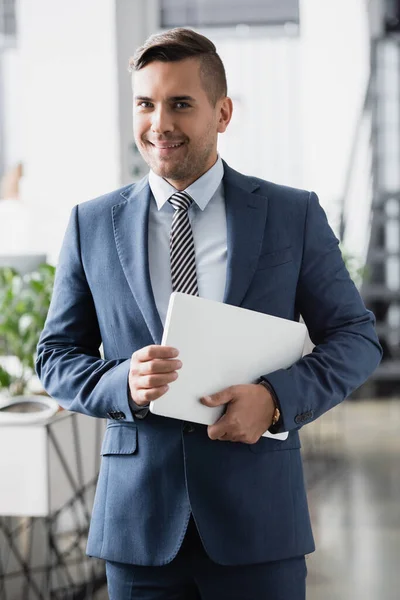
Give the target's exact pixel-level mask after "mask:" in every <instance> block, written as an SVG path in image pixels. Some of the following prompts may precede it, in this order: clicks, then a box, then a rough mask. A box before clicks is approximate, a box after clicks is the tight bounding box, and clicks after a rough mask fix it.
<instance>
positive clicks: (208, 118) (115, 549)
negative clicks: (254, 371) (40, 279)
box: [37, 29, 381, 600]
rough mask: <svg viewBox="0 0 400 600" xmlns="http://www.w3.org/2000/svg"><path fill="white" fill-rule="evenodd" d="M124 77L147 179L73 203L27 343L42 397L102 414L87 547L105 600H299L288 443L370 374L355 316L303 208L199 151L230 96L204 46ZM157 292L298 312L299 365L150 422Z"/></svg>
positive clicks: (298, 199) (171, 52) (163, 350)
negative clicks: (216, 411) (37, 326)
mask: <svg viewBox="0 0 400 600" xmlns="http://www.w3.org/2000/svg"><path fill="white" fill-rule="evenodd" d="M130 66H131V70H132V77H133V96H134V99H133V121H134V136H135V141H136V144H137V146H138V148H139V150H140V152H141V154H142V156H143V158H144V160H145V161H146V162H147V164H148V165H149V167H150V172H149V175H148V176H146V177H144V178H143V179H142V180H141V181H139V182H138V183H135V184H131V185H128V186H126V187H124V188H122V189H120V190H117V191H114V192H111V193H108V194H106V195H105V196H102V197H101V198H97V199H95V200H92V201H90V202H86V203H83V204H81V205H79V206H76V207H75V208H74V210H73V213H72V216H71V220H70V223H69V226H68V229H67V233H66V236H65V240H64V244H63V248H62V252H61V255H60V259H59V265H58V268H57V276H56V282H55V288H54V294H53V299H52V304H51V307H50V311H49V315H48V318H47V321H46V325H45V329H44V332H43V334H42V336H41V339H40V342H39V346H38V358H37V371H38V374H39V376H40V378H41V380H42V382H43V385H44V386H45V388H46V390H47V391H48V392H49V393H50V394H52V395H54V396H55V397H56V398H57V399H58V400H59V402H60V404H61V405H62V406H64V407H65V408H67V409H69V410H74V411H78V412H82V413H84V414H88V415H91V416H94V417H98V418H107V419H108V424H107V429H106V433H105V437H104V441H103V446H102V455H103V459H102V465H101V470H100V476H99V481H98V487H97V493H96V499H95V504H94V509H93V516H92V523H91V528H90V534H89V541H88V549H87V551H88V554H90V555H92V556H97V557H101V558H103V559H105V560H106V571H107V578H108V587H109V597H110V599H111V600H130V599H136V598H138V599H139V598H140V599H147V600H153V599H154V600H156V599H160V600H161V599H163V600H172V599H174V600H195V599H200V598H201V599H202V600H261V599H264V598H265V599H268V600H304V598H305V581H306V573H307V569H306V565H305V554H307V553H309V552H312V551H313V550H314V542H313V537H312V532H311V527H310V520H309V514H308V509H307V500H306V493H305V488H304V481H303V473H302V464H301V457H300V441H299V434H298V430H299V429H300V428H301V427H302V426H303V425H305V424H307V423H310V422H311V421H313V420H315V419H316V418H318V417H319V416H320V415H322V414H323V413H325V412H326V411H327V410H329V409H330V408H332V407H334V406H335V405H337V404H338V403H339V402H341V401H342V400H343V399H344V398H346V397H347V396H348V395H349V394H350V393H351V392H352V391H353V390H354V389H355V388H357V387H358V386H359V385H361V384H362V383H363V382H364V381H365V380H366V379H367V377H368V376H369V375H370V374H371V372H372V371H373V370H374V368H375V367H376V366H377V364H378V363H379V360H380V357H381V348H380V346H379V343H378V340H377V337H376V334H375V331H374V317H373V315H372V314H371V313H370V312H369V311H368V310H366V308H365V306H364V304H363V302H362V300H361V298H360V296H359V294H358V292H357V290H356V288H355V286H354V284H353V282H352V281H351V279H350V277H349V274H348V272H347V270H346V268H345V265H344V263H343V260H342V257H341V253H340V250H339V248H338V240H337V239H336V238H335V236H334V234H333V232H332V230H331V228H330V227H329V225H328V222H327V220H326V216H325V213H324V211H323V210H322V208H321V207H320V205H319V202H318V198H317V196H316V195H315V194H314V193H312V192H311V193H310V192H306V191H304V190H297V189H293V188H288V187H284V186H280V185H276V184H273V183H271V182H268V181H264V180H261V179H258V178H256V177H248V176H244V175H241V174H240V173H238V172H236V171H234V170H233V169H231V168H230V167H229V166H228V165H227V164H226V163H225V162H223V161H222V159H221V157H220V156H219V155H218V153H217V141H218V135H219V134H221V133H223V132H224V131H225V130H226V128H227V126H228V125H229V121H230V119H231V115H232V101H231V100H230V98H229V97H228V96H227V85H226V78H225V71H224V67H223V64H222V62H221V59H220V57H219V56H218V54H217V52H216V49H215V46H214V44H213V43H212V42H211V41H210V40H208V39H207V38H205V37H204V36H202V35H199V34H197V33H195V32H193V31H190V30H187V29H173V30H171V31H168V32H165V33H162V34H159V35H155V36H152V37H151V38H150V39H149V40H147V42H146V43H145V44H144V46H143V47H141V48H139V49H138V50H137V52H136V54H135V56H134V57H133V59H132V60H131V61H130ZM172 291H181V292H184V293H188V294H196V295H197V294H198V295H200V296H202V297H205V298H210V299H213V300H218V301H221V302H226V303H229V304H234V305H237V306H242V307H244V308H247V309H251V310H255V311H258V312H262V313H268V314H272V315H276V316H278V317H283V318H285V319H291V320H298V319H299V317H300V314H301V315H302V316H303V318H304V320H305V322H306V324H307V326H308V329H309V332H310V336H311V338H312V340H313V342H314V343H315V348H314V351H313V352H312V354H310V355H308V356H305V357H303V358H302V359H301V360H299V361H298V362H296V363H295V364H294V365H293V366H292V367H291V368H289V369H280V370H278V371H275V372H273V373H268V374H263V373H260V378H259V380H257V382H255V383H252V384H241V385H236V386H232V387H230V388H228V389H225V390H215V392H216V393H215V394H214V395H213V396H211V397H208V398H203V399H202V402H203V403H204V404H206V405H208V406H216V405H224V406H225V412H224V414H223V416H222V417H221V418H220V419H219V421H218V422H217V423H215V424H214V425H212V426H210V427H205V426H203V425H195V424H192V423H185V422H182V421H179V420H175V419H168V418H163V417H160V416H157V415H154V414H152V413H150V412H149V408H148V405H149V402H150V401H151V400H155V401H157V399H158V398H160V397H161V396H162V395H163V394H164V393H165V392H166V390H167V389H168V388H169V386H173V382H174V381H175V380H176V378H177V377H178V376H179V371H180V369H181V368H184V364H183V363H182V361H181V360H180V358H179V348H178V349H176V348H170V347H165V346H161V345H160V342H161V338H162V333H163V326H164V324H165V317H166V310H167V305H168V300H169V296H170V294H171V292H172ZM210 326H212V324H210ZM238 343H240V340H238ZM101 344H103V348H104V358H101V357H100V353H99V348H100V345H101ZM204 377H205V378H206V377H207V373H204ZM267 429H269V431H270V432H271V433H279V432H283V431H287V432H289V435H288V437H287V439H286V440H285V441H281V440H278V439H274V438H273V437H270V438H266V437H261V436H262V434H263V433H264V432H265V431H266V430H267Z"/></svg>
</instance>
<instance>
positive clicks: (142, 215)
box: [112, 177, 163, 344]
mask: <svg viewBox="0 0 400 600" xmlns="http://www.w3.org/2000/svg"><path fill="white" fill-rule="evenodd" d="M121 195H122V196H123V197H124V198H125V202H122V203H121V204H117V205H115V206H113V208H112V213H113V226H114V238H115V243H116V246H117V251H118V256H119V260H120V262H121V265H122V269H123V271H124V274H125V277H126V279H127V281H128V284H129V287H130V289H131V291H132V294H133V296H134V298H135V300H136V303H137V305H138V306H139V308H140V310H141V312H142V314H143V318H144V320H145V321H146V324H147V327H148V329H149V331H150V333H151V335H152V337H153V340H154V343H156V344H161V339H162V334H163V325H162V322H161V319H160V315H159V313H158V310H157V307H156V303H155V300H154V295H153V290H152V287H151V281H150V270H149V254H148V231H149V209H150V199H151V191H150V187H149V185H148V178H147V177H145V178H144V179H142V180H141V181H140V182H138V183H137V184H136V185H134V186H133V187H132V188H128V190H127V191H126V192H122V193H121Z"/></svg>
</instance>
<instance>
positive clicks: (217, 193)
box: [148, 156, 227, 325]
mask: <svg viewBox="0 0 400 600" xmlns="http://www.w3.org/2000/svg"><path fill="white" fill-rule="evenodd" d="M223 175H224V166H223V163H222V160H221V157H220V156H218V159H217V161H216V163H215V164H214V165H213V166H212V167H211V169H209V170H208V171H207V172H206V173H204V175H202V176H201V177H199V179H197V180H196V181H195V182H194V183H192V184H191V185H189V187H187V188H186V189H185V190H184V191H185V192H187V193H188V194H189V195H190V196H191V197H192V198H193V200H194V202H193V203H192V205H191V206H190V207H189V211H188V213H189V220H190V224H191V227H192V232H193V239H194V248H195V254H196V272H197V284H198V289H199V296H201V297H202V298H209V299H210V300H218V301H220V302H222V300H223V297H224V291H225V283H226V262H227V227H226V210H225V198H224V190H223V183H222V178H223ZM149 185H150V188H151V191H152V195H153V196H152V199H151V202H150V211H149V240H148V252H149V268H150V280H151V285H152V288H153V294H154V299H155V302H156V306H157V310H158V312H159V315H160V318H161V321H162V324H163V325H165V319H166V315H167V308H168V302H169V297H170V294H171V293H172V283H171V268H170V250H169V237H170V231H171V225H172V217H173V214H174V208H173V207H172V205H171V204H170V203H169V202H168V199H169V198H170V197H171V196H172V194H174V193H175V192H176V191H177V190H176V189H175V188H174V187H173V186H172V185H171V184H169V183H168V181H166V180H165V179H163V178H162V177H160V176H159V175H156V174H155V173H154V172H153V171H150V173H149Z"/></svg>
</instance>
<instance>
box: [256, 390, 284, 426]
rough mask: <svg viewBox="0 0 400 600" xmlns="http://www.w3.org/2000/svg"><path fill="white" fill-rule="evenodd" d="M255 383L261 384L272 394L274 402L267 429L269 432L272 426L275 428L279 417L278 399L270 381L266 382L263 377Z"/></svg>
mask: <svg viewBox="0 0 400 600" xmlns="http://www.w3.org/2000/svg"><path fill="white" fill-rule="evenodd" d="M257 383H258V384H259V385H262V386H263V387H265V389H266V390H268V391H269V393H270V394H271V396H272V400H273V402H274V404H275V410H274V414H273V415H272V422H271V427H270V428H269V429H268V431H270V432H271V433H274V431H273V430H272V428H274V429H276V428H277V425H278V422H279V420H280V418H281V411H280V410H279V406H278V399H277V397H276V394H275V390H274V388H273V387H272V385H271V384H270V383H268V381H265V379H259V380H258V381H257Z"/></svg>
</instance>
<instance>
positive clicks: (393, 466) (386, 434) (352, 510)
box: [303, 401, 400, 600]
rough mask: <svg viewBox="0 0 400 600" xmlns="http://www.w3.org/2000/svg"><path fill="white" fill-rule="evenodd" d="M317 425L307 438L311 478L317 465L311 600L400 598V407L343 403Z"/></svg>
mask: <svg viewBox="0 0 400 600" xmlns="http://www.w3.org/2000/svg"><path fill="white" fill-rule="evenodd" d="M320 421H321V423H318V421H316V422H315V423H314V424H313V425H311V426H309V431H306V428H304V434H303V447H304V453H305V463H306V469H307V474H308V475H309V471H312V470H313V467H312V465H313V463H315V464H316V465H318V464H319V466H320V476H319V477H318V478H314V480H312V478H311V481H310V484H309V504H310V510H311V518H312V523H313V529H314V536H315V541H316V546H317V551H316V552H315V553H314V554H313V555H310V556H309V557H308V559H307V565H308V573H309V576H308V585H307V590H308V594H307V600H358V599H360V600H361V599H362V600H399V599H400V435H399V429H400V401H389V402H387V401H380V402H374V403H372V402H369V403H365V402H363V403H358V402H346V403H344V404H343V405H341V406H339V407H337V408H336V409H334V411H331V414H330V415H326V417H325V419H324V418H322V419H320ZM318 448H319V450H320V452H319V454H320V455H322V456H323V460H322V461H320V462H319V463H318V458H317V450H318ZM324 471H325V472H324Z"/></svg>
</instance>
